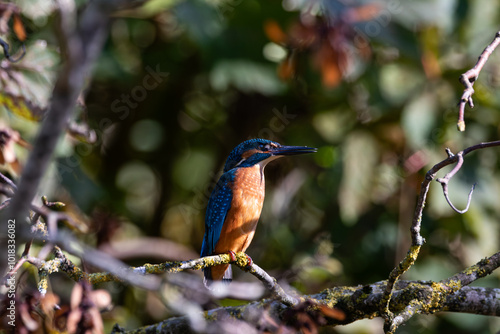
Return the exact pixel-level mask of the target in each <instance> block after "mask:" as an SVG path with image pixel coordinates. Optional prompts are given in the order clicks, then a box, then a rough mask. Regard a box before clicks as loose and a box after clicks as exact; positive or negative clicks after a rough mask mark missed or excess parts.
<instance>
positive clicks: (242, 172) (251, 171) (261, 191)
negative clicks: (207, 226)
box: [215, 165, 265, 254]
mask: <svg viewBox="0 0 500 334" xmlns="http://www.w3.org/2000/svg"><path fill="white" fill-rule="evenodd" d="M232 191H233V199H232V201H231V208H230V209H229V211H228V213H227V216H226V220H225V221H224V225H223V226H222V230H221V235H220V238H219V241H218V242H217V245H216V246H215V253H216V254H220V253H227V252H228V251H233V252H244V251H246V249H247V248H248V246H250V243H251V242H252V239H253V236H254V234H255V228H256V227H257V222H258V221H259V218H260V213H261V211H262V204H263V203H264V195H265V182H264V171H263V168H262V167H261V166H260V165H255V166H252V167H245V168H240V169H239V170H238V171H237V172H236V175H235V178H234V182H233V185H232Z"/></svg>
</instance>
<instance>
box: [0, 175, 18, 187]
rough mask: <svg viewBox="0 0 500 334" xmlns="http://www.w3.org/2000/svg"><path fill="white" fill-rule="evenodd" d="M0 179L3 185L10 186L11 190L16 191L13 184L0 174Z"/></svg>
mask: <svg viewBox="0 0 500 334" xmlns="http://www.w3.org/2000/svg"><path fill="white" fill-rule="evenodd" d="M0 179H1V180H2V182H3V183H5V184H7V185H9V186H11V188H12V189H14V190H17V186H16V184H15V183H14V181H12V180H11V179H9V178H8V177H7V176H5V175H3V174H2V173H0Z"/></svg>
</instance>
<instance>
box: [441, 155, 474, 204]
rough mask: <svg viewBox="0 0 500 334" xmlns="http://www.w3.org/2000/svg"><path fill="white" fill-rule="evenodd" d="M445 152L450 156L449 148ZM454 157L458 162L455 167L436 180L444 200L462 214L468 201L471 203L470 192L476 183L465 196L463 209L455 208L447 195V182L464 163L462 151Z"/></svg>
mask: <svg viewBox="0 0 500 334" xmlns="http://www.w3.org/2000/svg"><path fill="white" fill-rule="evenodd" d="M447 152H448V156H450V153H451V151H449V149H447ZM453 156H454V155H451V157H453ZM456 157H457V158H458V162H457V164H456V165H455V167H454V168H453V169H452V170H451V171H450V172H449V173H448V174H446V175H445V176H444V177H441V178H439V179H437V180H436V181H437V182H439V183H441V186H442V187H443V195H444V198H445V199H446V202H448V205H449V206H450V207H451V208H452V209H453V210H454V211H455V212H457V213H460V214H463V213H466V212H467V211H468V210H469V206H470V203H471V200H472V193H473V192H474V188H475V187H476V184H475V183H474V185H473V186H472V188H471V190H470V191H469V197H468V198H467V206H466V207H465V209H463V210H459V209H457V208H456V207H455V206H454V205H453V203H452V202H451V200H450V197H449V195H448V183H449V181H450V180H451V178H452V177H453V176H454V175H455V174H456V173H457V172H458V171H459V170H460V168H462V165H463V164H464V157H463V152H460V153H458V154H457V155H456Z"/></svg>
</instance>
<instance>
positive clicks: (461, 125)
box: [457, 31, 500, 131]
mask: <svg viewBox="0 0 500 334" xmlns="http://www.w3.org/2000/svg"><path fill="white" fill-rule="evenodd" d="M499 44H500V31H499V32H497V33H496V34H495V38H494V39H493V41H492V42H491V43H490V44H489V45H488V46H487V47H486V48H485V49H484V50H483V52H482V53H481V55H480V56H479V58H478V60H477V63H476V65H474V67H473V68H471V69H470V70H468V71H467V72H465V73H464V74H462V75H461V76H460V78H459V80H460V82H461V83H462V85H464V87H465V89H464V92H463V94H462V97H461V98H460V103H459V105H458V108H459V110H458V122H457V127H458V130H460V131H465V121H464V114H465V105H466V104H469V106H470V107H471V108H474V101H473V100H472V95H473V94H474V88H473V87H472V86H473V85H474V82H475V81H476V80H477V78H478V77H479V73H480V72H481V70H482V69H483V66H484V64H486V62H487V61H488V59H489V58H490V56H491V54H492V53H493V51H494V50H495V49H496V48H497V47H498V45H499Z"/></svg>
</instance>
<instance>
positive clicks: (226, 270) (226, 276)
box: [203, 264, 233, 290]
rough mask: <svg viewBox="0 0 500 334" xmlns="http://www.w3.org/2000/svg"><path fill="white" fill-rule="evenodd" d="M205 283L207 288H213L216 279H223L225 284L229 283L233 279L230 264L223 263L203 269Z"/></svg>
mask: <svg viewBox="0 0 500 334" xmlns="http://www.w3.org/2000/svg"><path fill="white" fill-rule="evenodd" d="M203 274H204V276H205V277H204V278H203V284H205V286H206V287H207V289H210V290H213V286H212V284H213V283H214V281H222V283H223V284H229V283H231V281H232V280H233V269H231V265H230V264H223V265H219V266H215V267H211V268H205V269H203Z"/></svg>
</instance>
